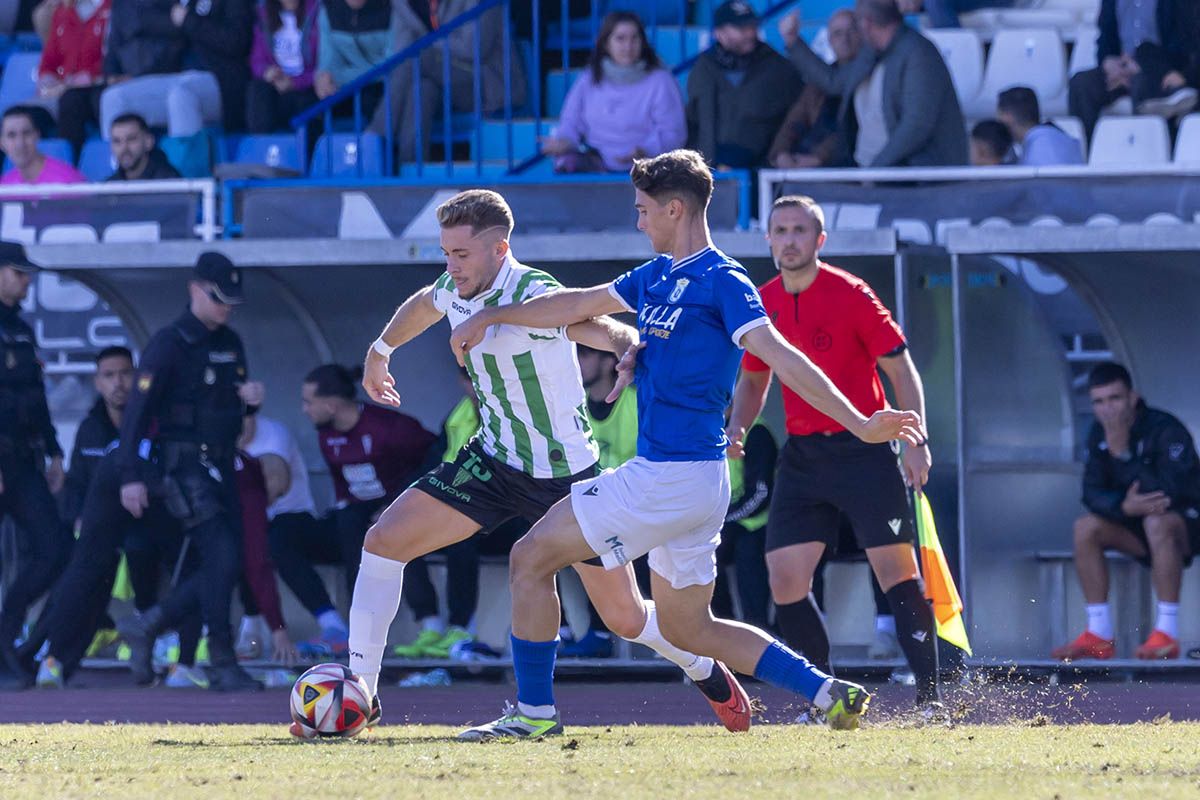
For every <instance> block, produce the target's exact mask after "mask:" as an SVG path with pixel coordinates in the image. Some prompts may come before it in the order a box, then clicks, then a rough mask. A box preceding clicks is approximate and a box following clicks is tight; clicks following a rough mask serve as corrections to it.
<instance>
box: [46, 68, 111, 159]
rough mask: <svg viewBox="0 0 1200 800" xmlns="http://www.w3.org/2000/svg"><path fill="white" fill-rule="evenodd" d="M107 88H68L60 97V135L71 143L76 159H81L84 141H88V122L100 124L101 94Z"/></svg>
mask: <svg viewBox="0 0 1200 800" xmlns="http://www.w3.org/2000/svg"><path fill="white" fill-rule="evenodd" d="M105 88H107V87H104V86H83V87H78V88H75V89H67V90H66V91H65V92H63V93H62V97H60V98H58V135H59V137H61V138H63V139H66V140H67V141H68V142H70V143H71V150H72V152H74V154H75V159H76V160H79V153H80V151H81V150H83V143H84V142H86V141H87V132H88V124H92V125H99V124H100V95H101V94H103V93H104V90H105ZM104 133H105V134H107V133H108V131H105V132H104Z"/></svg>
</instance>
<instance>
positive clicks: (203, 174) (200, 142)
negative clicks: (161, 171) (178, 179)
mask: <svg viewBox="0 0 1200 800" xmlns="http://www.w3.org/2000/svg"><path fill="white" fill-rule="evenodd" d="M158 146H159V148H160V149H161V150H162V151H163V153H165V154H166V156H167V161H170V162H171V166H173V167H175V169H177V170H179V174H180V175H182V176H183V177H185V178H207V177H210V176H211V175H212V163H213V154H212V141H211V140H210V139H209V137H208V134H207V133H205V132H204V131H200V132H199V133H194V134H192V135H191V136H164V137H162V138H161V139H159V140H158Z"/></svg>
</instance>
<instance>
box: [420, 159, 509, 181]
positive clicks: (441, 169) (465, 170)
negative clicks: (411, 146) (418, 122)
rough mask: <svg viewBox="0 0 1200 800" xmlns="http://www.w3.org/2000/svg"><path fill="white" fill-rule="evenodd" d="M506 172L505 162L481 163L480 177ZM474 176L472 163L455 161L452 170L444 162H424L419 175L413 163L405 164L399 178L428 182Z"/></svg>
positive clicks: (491, 176)
mask: <svg viewBox="0 0 1200 800" xmlns="http://www.w3.org/2000/svg"><path fill="white" fill-rule="evenodd" d="M506 172H508V162H507V161H485V162H483V171H482V177H485V178H494V177H497V176H499V175H503V174H504V173H506ZM474 176H475V162H474V161H455V162H454V165H453V169H452V170H447V169H446V162H445V161H434V162H426V163H425V164H424V165H423V166H422V167H421V171H420V174H418V173H417V165H416V164H414V163H406V164H401V165H400V173H399V177H401V178H428V179H430V180H444V179H447V178H462V179H466V178H472V177H474Z"/></svg>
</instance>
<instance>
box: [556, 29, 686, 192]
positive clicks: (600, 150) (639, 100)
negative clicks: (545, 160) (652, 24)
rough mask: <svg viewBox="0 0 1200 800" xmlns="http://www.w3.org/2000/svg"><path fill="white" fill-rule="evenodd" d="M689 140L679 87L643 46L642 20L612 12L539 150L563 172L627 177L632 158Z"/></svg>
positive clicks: (665, 149)
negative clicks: (611, 174)
mask: <svg viewBox="0 0 1200 800" xmlns="http://www.w3.org/2000/svg"><path fill="white" fill-rule="evenodd" d="M686 139H687V121H686V119H685V116H684V109H683V97H682V95H681V94H680V91H679V85H678V84H677V83H676V82H675V78H674V77H673V76H672V75H671V73H670V71H668V70H667V69H665V68H664V67H663V65H662V64H661V62H660V61H659V60H658V55H657V54H656V53H655V52H654V48H653V47H652V46H651V45H650V43H649V42H648V41H646V29H645V28H644V27H643V26H642V21H641V19H639V18H638V15H637V14H634V13H632V12H630V11H614V12H613V13H611V14H609V15H608V16H607V17H605V18H604V23H603V24H602V25H601V26H600V35H599V36H598V37H597V39H596V49H595V50H594V51H592V57H591V60H590V62H589V64H588V69H587V71H586V72H584V73H583V74H582V75H580V76H579V77H578V78H577V79H576V80H575V83H574V84H572V86H571V90H570V91H569V92H567V98H566V101H565V102H564V103H563V109H562V114H561V116H560V118H559V122H558V127H557V128H556V129H555V131H554V134H553V135H552V136H549V137H546V138H544V139H543V140H542V152H543V153H545V154H546V155H548V156H553V157H554V168H555V170H556V171H558V172H606V171H614V172H617V171H619V172H624V171H626V170H628V169H629V168H630V166H631V165H632V163H633V160H634V159H635V158H649V157H651V156H656V155H659V154H660V153H665V152H667V151H668V150H674V149H675V148H677V147H683V145H684V142H685V141H686Z"/></svg>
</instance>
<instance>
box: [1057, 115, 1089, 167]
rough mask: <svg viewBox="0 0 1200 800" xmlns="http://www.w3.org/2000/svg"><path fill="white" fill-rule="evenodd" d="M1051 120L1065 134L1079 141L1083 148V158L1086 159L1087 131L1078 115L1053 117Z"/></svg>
mask: <svg viewBox="0 0 1200 800" xmlns="http://www.w3.org/2000/svg"><path fill="white" fill-rule="evenodd" d="M1053 121H1054V124H1055V125H1057V126H1058V127H1059V128H1061V129H1062V130H1063V132H1064V133H1065V134H1067V135H1068V136H1070V137H1071V138H1072V139H1075V140H1076V141H1077V142H1079V146H1080V147H1082V148H1083V159H1084V161H1086V160H1087V152H1088V148H1087V133H1086V132H1085V131H1084V130H1083V122H1082V121H1081V120H1080V119H1079V117H1055V118H1054V120H1053Z"/></svg>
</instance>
